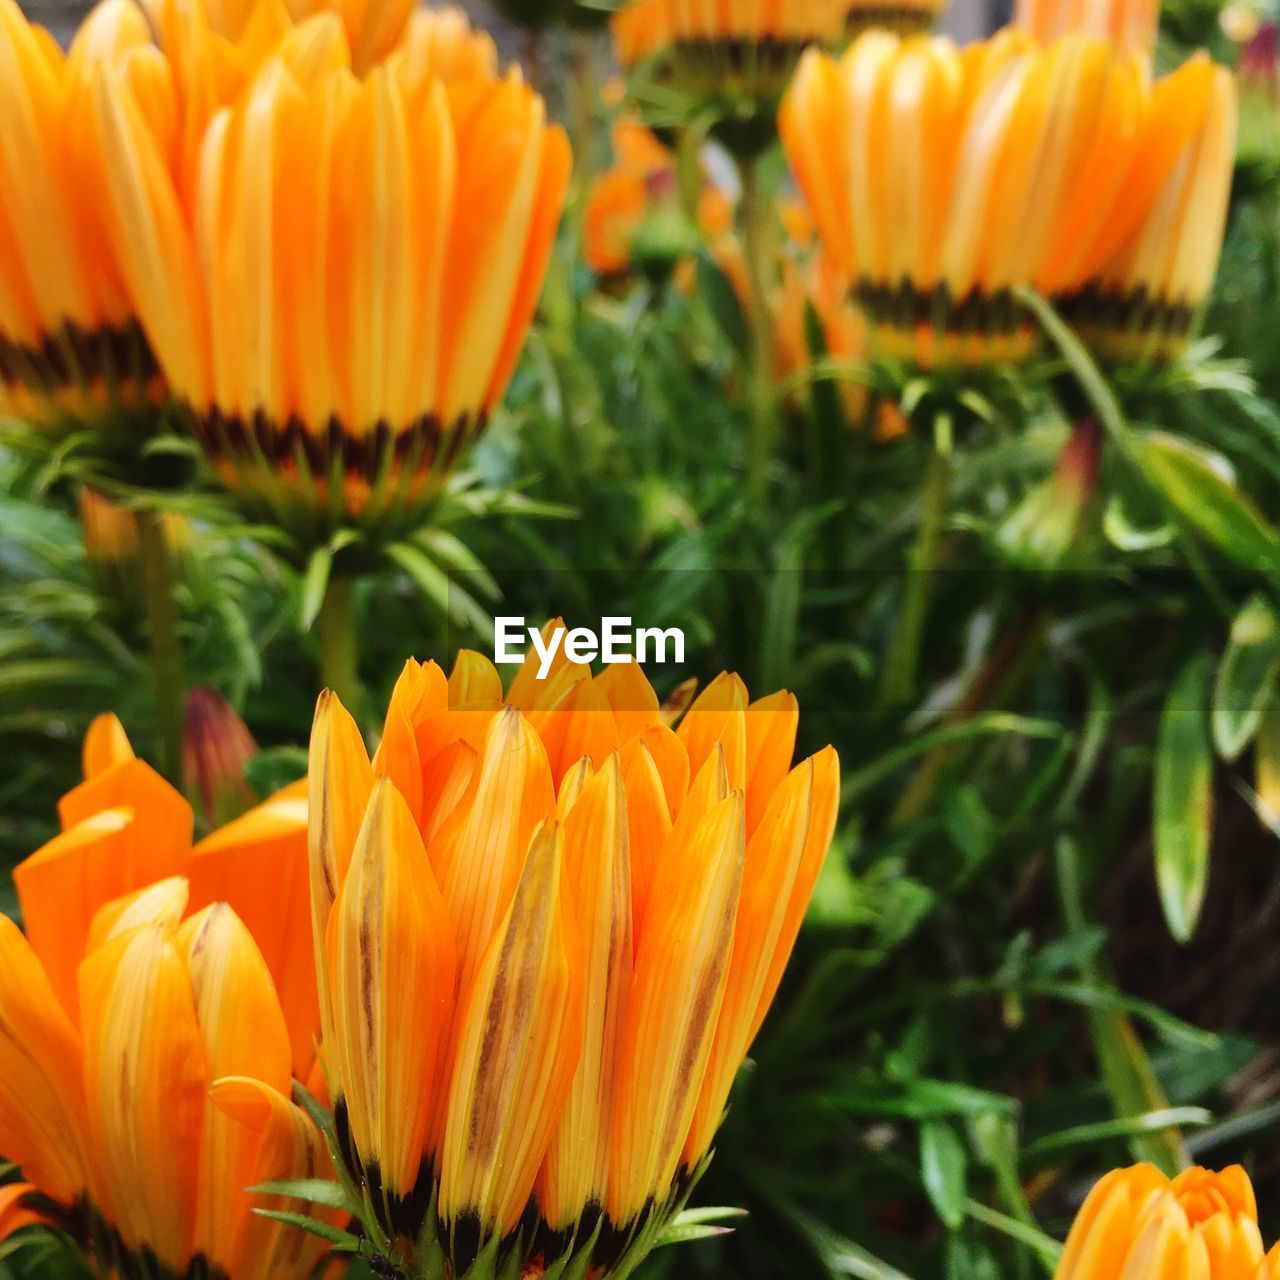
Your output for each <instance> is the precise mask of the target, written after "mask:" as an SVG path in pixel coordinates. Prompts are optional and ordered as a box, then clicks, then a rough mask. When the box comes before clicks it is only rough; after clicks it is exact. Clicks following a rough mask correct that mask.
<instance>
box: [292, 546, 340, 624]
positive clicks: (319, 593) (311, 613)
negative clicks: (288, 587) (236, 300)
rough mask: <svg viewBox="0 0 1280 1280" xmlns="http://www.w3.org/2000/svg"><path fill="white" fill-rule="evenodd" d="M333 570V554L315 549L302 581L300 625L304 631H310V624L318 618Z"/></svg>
mask: <svg viewBox="0 0 1280 1280" xmlns="http://www.w3.org/2000/svg"><path fill="white" fill-rule="evenodd" d="M332 569H333V552H332V550H330V548H328V547H317V548H316V549H315V550H314V551H313V552H312V553H311V559H310V560H309V561H308V562H307V571H306V573H305V574H304V575H303V579H302V604H301V606H300V611H301V623H302V629H303V630H304V631H310V630H311V624H312V623H313V622H315V620H316V618H318V617H319V616H320V606H321V605H322V604H324V593H325V592H326V591H327V590H328V589H329V574H330V571H331V570H332Z"/></svg>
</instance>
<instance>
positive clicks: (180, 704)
mask: <svg viewBox="0 0 1280 1280" xmlns="http://www.w3.org/2000/svg"><path fill="white" fill-rule="evenodd" d="M138 549H139V555H140V557H141V560H142V589H143V593H144V595H145V598H146V605H147V625H148V627H149V629H150V632H151V667H152V673H153V678H154V681H155V695H156V742H157V754H158V759H159V764H160V769H161V772H162V773H163V774H164V775H165V777H167V778H168V779H169V781H170V782H172V783H173V784H174V786H176V787H178V788H179V789H181V787H182V726H183V720H184V718H185V715H186V700H187V684H186V675H185V673H184V671H183V666H182V644H181V642H180V640H179V638H178V606H177V602H176V601H175V600H174V595H173V565H172V563H171V561H170V558H169V542H168V538H167V535H166V533H165V523H164V516H163V514H162V513H161V512H159V511H156V510H154V509H153V508H144V509H142V510H140V511H139V512H138Z"/></svg>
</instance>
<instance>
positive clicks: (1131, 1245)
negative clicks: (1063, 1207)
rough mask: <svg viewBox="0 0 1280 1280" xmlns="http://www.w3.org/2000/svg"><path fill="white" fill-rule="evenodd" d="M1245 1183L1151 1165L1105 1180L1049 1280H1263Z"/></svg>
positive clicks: (1234, 1173)
mask: <svg viewBox="0 0 1280 1280" xmlns="http://www.w3.org/2000/svg"><path fill="white" fill-rule="evenodd" d="M1261 1264H1262V1238H1261V1236H1260V1235H1259V1232H1258V1206H1257V1203H1256V1201H1255V1200H1254V1195H1253V1187H1252V1185H1251V1184H1250V1182H1249V1175H1248V1174H1247V1173H1245V1171H1244V1170H1243V1169H1242V1168H1240V1166H1239V1165H1234V1166H1232V1167H1231V1168H1229V1169H1224V1170H1223V1171H1222V1172H1221V1173H1212V1172H1210V1171H1209V1170H1207V1169H1199V1168H1196V1169H1188V1170H1186V1171H1185V1172H1184V1173H1181V1174H1179V1175H1178V1176H1177V1177H1176V1178H1174V1179H1173V1180H1172V1181H1171V1180H1170V1179H1169V1178H1167V1177H1166V1176H1165V1175H1164V1174H1163V1173H1161V1172H1160V1171H1159V1170H1158V1169H1156V1168H1155V1167H1153V1166H1152V1165H1136V1166H1134V1167H1133V1168H1131V1169H1117V1170H1116V1171H1115V1172H1113V1173H1109V1174H1107V1176H1106V1177H1105V1178H1103V1179H1102V1180H1101V1181H1100V1182H1099V1183H1098V1184H1097V1185H1096V1186H1095V1187H1094V1189H1093V1190H1092V1191H1091V1192H1090V1193H1089V1197H1088V1199H1087V1200H1085V1202H1084V1206H1083V1207H1082V1208H1081V1210H1080V1213H1079V1215H1078V1216H1077V1218H1076V1221H1075V1224H1074V1225H1073V1226H1072V1228H1071V1234H1070V1235H1069V1236H1068V1237H1067V1244H1066V1248H1065V1249H1064V1251H1063V1254H1062V1259H1061V1261H1060V1262H1059V1263H1058V1269H1057V1271H1056V1272H1055V1273H1054V1277H1055V1280H1149V1277H1153V1276H1161V1277H1168V1280H1263V1277H1265V1274H1266V1273H1265V1272H1260V1271H1259V1266H1260V1265H1261Z"/></svg>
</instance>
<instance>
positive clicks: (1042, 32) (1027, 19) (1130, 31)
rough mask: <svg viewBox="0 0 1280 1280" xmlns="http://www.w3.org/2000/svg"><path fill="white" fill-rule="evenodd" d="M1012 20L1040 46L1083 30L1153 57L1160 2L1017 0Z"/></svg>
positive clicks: (1157, 0)
mask: <svg viewBox="0 0 1280 1280" xmlns="http://www.w3.org/2000/svg"><path fill="white" fill-rule="evenodd" d="M1013 21H1014V23H1015V24H1016V25H1017V26H1019V27H1023V28H1024V29H1026V30H1027V31H1029V32H1031V34H1032V35H1033V36H1035V38H1036V39H1037V40H1039V41H1040V43H1041V44H1049V43H1051V42H1052V41H1054V40H1056V39H1057V38H1058V37H1059V36H1064V35H1066V34H1067V33H1068V32H1071V31H1080V32H1083V33H1084V34H1085V35H1090V36H1098V37H1100V38H1102V39H1105V40H1110V41H1112V42H1113V43H1114V44H1117V45H1119V46H1120V47H1121V48H1122V49H1126V50H1133V51H1134V52H1137V53H1144V54H1150V53H1153V52H1154V51H1155V47H1156V33H1157V31H1158V30H1159V27H1160V0H1016V3H1015V4H1014V8H1013Z"/></svg>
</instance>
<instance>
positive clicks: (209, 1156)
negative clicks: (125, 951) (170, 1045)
mask: <svg viewBox="0 0 1280 1280" xmlns="http://www.w3.org/2000/svg"><path fill="white" fill-rule="evenodd" d="M178 944H179V947H180V948H181V951H182V953H183V955H184V957H185V959H186V963H187V972H188V973H189V975H190V979H191V989H192V992H193V994H194V996H195V1002H196V1019H197V1021H198V1023H199V1026H200V1032H201V1035H202V1038H203V1041H204V1049H205V1060H206V1063H207V1064H208V1065H207V1070H208V1076H209V1078H210V1079H211V1080H214V1079H217V1078H218V1077H220V1076H231V1075H249V1074H252V1075H254V1076H256V1077H257V1078H258V1079H260V1080H262V1081H263V1082H264V1083H266V1084H269V1085H271V1086H272V1087H273V1088H275V1089H279V1090H287V1089H288V1088H289V1080H290V1076H291V1055H290V1048H289V1033H288V1028H287V1027H286V1026H285V1021H284V1014H283V1013H281V1011H280V1002H279V1000H278V999H277V998H276V993H275V989H274V987H273V986H272V984H271V974H270V972H269V971H268V969H267V966H266V962H265V961H264V960H263V958H262V953H261V952H260V951H259V950H258V948H257V946H255V945H254V941H253V938H252V937H251V936H250V934H249V931H248V930H247V929H246V928H245V926H244V925H243V924H242V923H241V921H240V920H239V919H238V918H237V916H236V914H235V913H234V912H233V911H232V910H231V908H230V907H228V906H227V905H226V904H225V903H215V904H214V905H213V906H210V907H206V908H205V909H204V910H203V911H200V912H199V913H198V914H196V915H194V916H192V917H191V919H189V920H188V921H187V922H186V923H185V924H184V925H183V926H182V929H181V930H180V932H179V935H178ZM254 1145H255V1144H253V1143H251V1142H250V1141H248V1140H247V1138H246V1135H245V1133H244V1131H243V1129H242V1128H241V1126H239V1125H238V1124H236V1123H235V1122H234V1121H232V1120H230V1119H229V1118H228V1117H227V1116H225V1115H224V1114H222V1113H221V1112H219V1111H217V1110H216V1109H215V1108H213V1107H206V1108H205V1110H204V1125H203V1132H202V1135H201V1142H200V1147H199V1162H198V1163H199V1168H200V1179H199V1200H198V1203H197V1209H196V1223H195V1238H194V1241H193V1245H192V1247H193V1249H194V1250H195V1252H196V1253H202V1254H204V1256H205V1257H206V1258H208V1259H209V1261H210V1262H212V1263H213V1264H215V1265H217V1266H220V1267H223V1268H228V1267H229V1266H230V1264H231V1263H232V1262H233V1261H234V1259H233V1257H232V1254H231V1249H230V1246H231V1243H232V1241H233V1240H234V1238H235V1236H236V1234H237V1232H238V1231H239V1230H240V1229H241V1226H242V1222H243V1219H244V1217H245V1215H246V1214H247V1213H248V1209H249V1206H248V1203H247V1202H246V1199H245V1197H244V1196H243V1195H242V1194H241V1191H242V1189H243V1188H244V1187H246V1186H248V1185H250V1184H249V1179H250V1178H251V1177H252V1174H253V1159H254V1154H255V1152H254Z"/></svg>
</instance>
